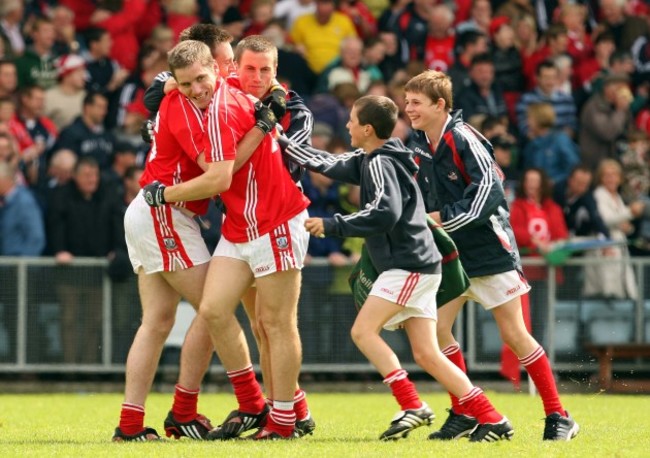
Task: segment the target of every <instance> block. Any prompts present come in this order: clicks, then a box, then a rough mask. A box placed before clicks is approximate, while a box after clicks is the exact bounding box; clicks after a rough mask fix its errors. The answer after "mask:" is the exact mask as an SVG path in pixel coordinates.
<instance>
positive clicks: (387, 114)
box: [354, 95, 399, 140]
mask: <svg viewBox="0 0 650 458" xmlns="http://www.w3.org/2000/svg"><path fill="white" fill-rule="evenodd" d="M354 107H356V109H357V118H359V124H360V125H362V126H367V125H370V126H372V128H373V129H375V135H377V138H381V139H382V140H386V139H387V138H390V136H391V135H392V134H393V130H394V129H395V124H397V115H398V112H399V109H398V108H397V105H395V102H393V101H392V100H391V99H389V98H388V97H384V96H382V95H366V96H363V97H361V98H359V99H357V101H356V102H354Z"/></svg>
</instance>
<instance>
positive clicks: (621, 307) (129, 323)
mask: <svg viewBox="0 0 650 458" xmlns="http://www.w3.org/2000/svg"><path fill="white" fill-rule="evenodd" d="M628 261H629V262H631V264H632V266H633V268H634V271H635V276H636V281H637V285H638V290H639V295H638V297H637V298H636V299H634V300H619V301H611V300H607V299H586V298H584V297H582V294H581V281H580V278H581V273H582V271H583V268H584V267H585V266H587V265H590V264H594V263H598V262H602V261H599V260H597V259H586V258H584V259H583V258H580V259H571V260H569V261H568V262H567V264H566V265H565V266H563V267H562V270H563V272H564V274H565V281H564V282H563V283H562V284H558V283H557V282H556V278H557V277H556V274H557V269H556V268H554V267H546V266H545V264H544V262H543V260H540V259H525V260H524V264H525V265H526V266H540V267H543V268H545V269H546V280H545V281H543V282H542V283H540V285H543V287H545V288H546V290H547V291H548V297H547V300H546V301H545V304H542V305H543V306H544V308H545V312H544V318H543V319H542V320H539V323H535V322H533V329H534V331H539V332H538V333H537V334H539V335H538V336H537V337H538V340H540V341H541V342H542V343H543V344H544V346H545V348H546V351H547V353H548V355H549V358H550V359H551V361H552V362H553V363H554V367H555V368H556V369H560V370H564V371H581V372H583V371H594V370H596V368H597V367H596V364H595V363H594V361H593V358H592V357H590V356H589V355H586V354H585V352H584V349H583V348H582V344H583V343H584V342H586V341H587V340H593V339H594V336H595V337H596V338H600V339H601V340H603V341H607V339H608V338H612V339H615V340H616V341H621V339H622V340H623V341H626V340H629V341H634V342H646V341H648V339H649V338H650V332H649V331H648V330H650V318H646V316H648V317H650V301H648V300H646V298H650V294H648V292H646V288H648V287H650V283H648V281H646V276H647V275H648V274H650V258H631V259H629V260H628ZM106 268H107V261H106V260H105V259H94V258H77V259H75V261H74V263H73V264H71V265H70V266H59V265H57V264H56V263H55V261H54V259H52V258H11V257H0V370H2V371H5V372H15V373H19V372H89V373H108V372H117V373H119V372H123V371H124V361H125V359H126V354H127V352H128V348H129V346H130V343H131V340H132V338H133V335H134V333H135V331H136V329H137V327H138V325H139V317H140V303H139V299H138V293H137V285H136V281H135V280H136V277H135V275H133V276H131V278H129V279H128V280H127V281H126V282H121V283H115V282H113V281H111V279H110V278H109V277H108V275H107V274H106ZM348 272H349V268H334V267H332V266H329V265H328V264H327V262H326V261H325V260H320V259H318V260H315V262H313V263H312V264H310V265H309V266H307V267H306V268H305V270H304V271H303V290H302V295H301V303H300V308H299V326H300V330H301V336H302V339H303V354H304V358H303V360H304V365H303V371H306V372H365V371H372V370H373V369H372V367H371V366H370V365H369V364H368V363H367V361H366V360H365V358H364V357H363V355H361V353H360V352H359V351H358V350H357V349H356V348H355V347H354V344H353V343H352V341H351V339H350V337H349V330H350V326H351V324H352V322H353V321H354V317H355V315H356V310H355V307H354V305H353V303H352V299H351V296H350V294H349V290H348V288H347V282H346V278H347V273H348ZM567 279H568V280H567ZM75 301H76V302H75ZM72 302H75V303H74V304H73V303H72ZM73 306H74V307H75V308H74V309H73V310H75V315H73V316H72V317H71V316H70V313H69V312H70V309H71V307H73ZM533 306H534V307H539V304H533ZM187 307H189V305H187V304H184V303H181V308H180V309H179V314H180V313H181V312H183V313H185V318H184V319H183V320H178V328H175V329H174V331H173V332H172V333H173V334H175V335H176V337H178V335H182V334H183V333H184V331H185V328H186V326H187V323H188V309H187ZM190 313H191V312H190ZM599 314H600V315H599ZM177 316H180V315H177ZM537 316H539V314H537ZM608 317H618V318H616V320H614V319H612V320H611V322H612V323H613V322H614V321H616V322H617V323H618V322H620V323H623V324H622V325H621V326H619V327H618V328H617V329H619V328H620V329H623V331H620V332H619V334H612V333H611V332H610V331H611V330H612V329H614V328H615V326H614V327H613V326H609V329H608V330H606V332H604V333H603V332H601V333H600V334H599V331H598V329H600V328H598V329H596V328H597V327H598V326H601V325H600V324H598V323H601V322H602V321H603V320H605V321H607V320H608V319H609V318H608ZM189 319H191V316H189ZM240 321H241V322H242V325H243V327H244V328H245V331H246V332H247V334H248V337H249V342H253V340H252V336H251V334H250V329H249V328H248V325H247V323H246V319H245V315H244V314H243V313H242V314H241V315H240ZM594 323H597V324H598V326H596V328H594ZM627 323H629V331H628V330H626V329H627V328H626V326H627ZM536 325H539V326H541V331H540V329H539V328H536ZM601 327H602V326H601ZM592 328H594V329H596V330H595V331H594V330H593V329H592ZM495 329H496V326H495V325H494V320H493V318H492V317H491V316H490V314H489V312H485V311H483V310H482V308H481V307H480V305H478V304H474V303H468V304H467V305H466V307H465V310H464V311H463V313H462V314H461V316H460V317H459V319H458V321H457V323H456V325H455V334H456V336H457V338H458V339H459V341H460V342H461V345H462V346H463V349H464V351H465V353H466V356H467V364H468V368H469V369H470V370H472V371H496V370H498V367H499V351H498V349H499V348H500V340H499V336H498V332H497V331H496V330H495ZM558 329H560V331H559V332H560V334H559V335H558ZM589 333H591V334H589ZM594 333H595V334H594ZM569 334H571V335H569ZM601 334H603V335H601ZM383 336H384V337H385V338H386V339H387V340H388V341H389V344H390V345H391V347H392V348H393V349H394V350H395V351H396V353H397V354H398V356H399V358H400V359H401V360H402V361H403V362H404V363H405V366H406V367H407V368H409V369H410V370H417V368H416V367H415V366H414V365H413V364H412V357H411V356H410V348H409V345H408V342H407V340H406V338H405V336H404V335H403V333H401V332H392V333H389V332H385V333H384V334H383ZM179 341H180V340H179V339H178V338H176V339H172V338H170V340H169V345H168V346H167V347H166V351H165V353H164V354H163V359H162V361H161V363H162V364H163V365H165V364H169V365H171V366H174V365H175V364H176V363H177V361H178V358H177V357H178V344H177V343H176V344H174V343H173V342H179ZM561 342H565V344H562V343H561ZM566 342H569V343H568V344H566ZM572 342H573V343H572ZM95 345H96V346H97V347H96V348H95ZM254 347H255V346H254V345H251V351H252V353H253V355H252V356H253V358H254V359H256V358H257V354H256V350H255V348H254ZM622 367H633V368H637V369H646V370H648V369H650V364H648V363H647V362H645V361H643V360H638V361H635V362H631V363H624V365H623V366H622ZM222 371H223V370H222V368H221V366H220V365H219V364H218V362H217V361H216V360H215V363H214V364H213V365H212V366H211V372H215V373H220V372H222Z"/></svg>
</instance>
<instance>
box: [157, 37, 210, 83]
mask: <svg viewBox="0 0 650 458" xmlns="http://www.w3.org/2000/svg"><path fill="white" fill-rule="evenodd" d="M167 61H168V62H169V69H170V70H171V72H172V74H173V75H174V77H176V70H178V69H179V68H186V67H189V66H190V65H192V64H194V63H195V62H199V63H200V64H201V65H202V66H203V67H211V66H213V65H214V57H212V53H211V52H210V48H208V46H207V45H206V44H205V43H203V42H201V41H196V40H185V41H181V42H180V43H178V44H177V45H176V46H174V47H173V48H172V50H171V51H169V55H168V57H167Z"/></svg>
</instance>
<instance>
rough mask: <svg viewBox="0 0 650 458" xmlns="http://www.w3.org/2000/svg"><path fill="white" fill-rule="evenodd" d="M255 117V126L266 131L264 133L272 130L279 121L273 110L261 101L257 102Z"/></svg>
mask: <svg viewBox="0 0 650 458" xmlns="http://www.w3.org/2000/svg"><path fill="white" fill-rule="evenodd" d="M255 119H256V121H257V122H256V123H255V127H257V128H258V129H260V130H261V131H262V132H264V134H268V133H269V132H271V131H272V130H273V128H274V127H275V123H276V122H278V120H277V118H276V117H275V114H274V113H273V110H271V108H269V107H267V106H266V105H264V104H262V103H261V102H258V103H256V104H255Z"/></svg>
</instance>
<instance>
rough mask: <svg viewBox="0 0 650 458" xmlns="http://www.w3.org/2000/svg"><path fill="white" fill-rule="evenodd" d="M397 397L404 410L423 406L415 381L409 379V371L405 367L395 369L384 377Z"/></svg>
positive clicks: (386, 383)
mask: <svg viewBox="0 0 650 458" xmlns="http://www.w3.org/2000/svg"><path fill="white" fill-rule="evenodd" d="M384 384H385V385H388V386H389V387H390V389H391V391H392V392H393V396H395V399H397V403H398V404H399V405H400V408H401V409H402V410H413V409H419V408H420V407H422V401H420V396H419V395H418V392H417V390H416V389H415V385H413V382H411V381H410V380H409V376H408V372H406V371H405V370H404V369H395V370H394V371H393V372H391V373H390V374H388V375H387V376H386V378H385V379H384Z"/></svg>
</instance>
